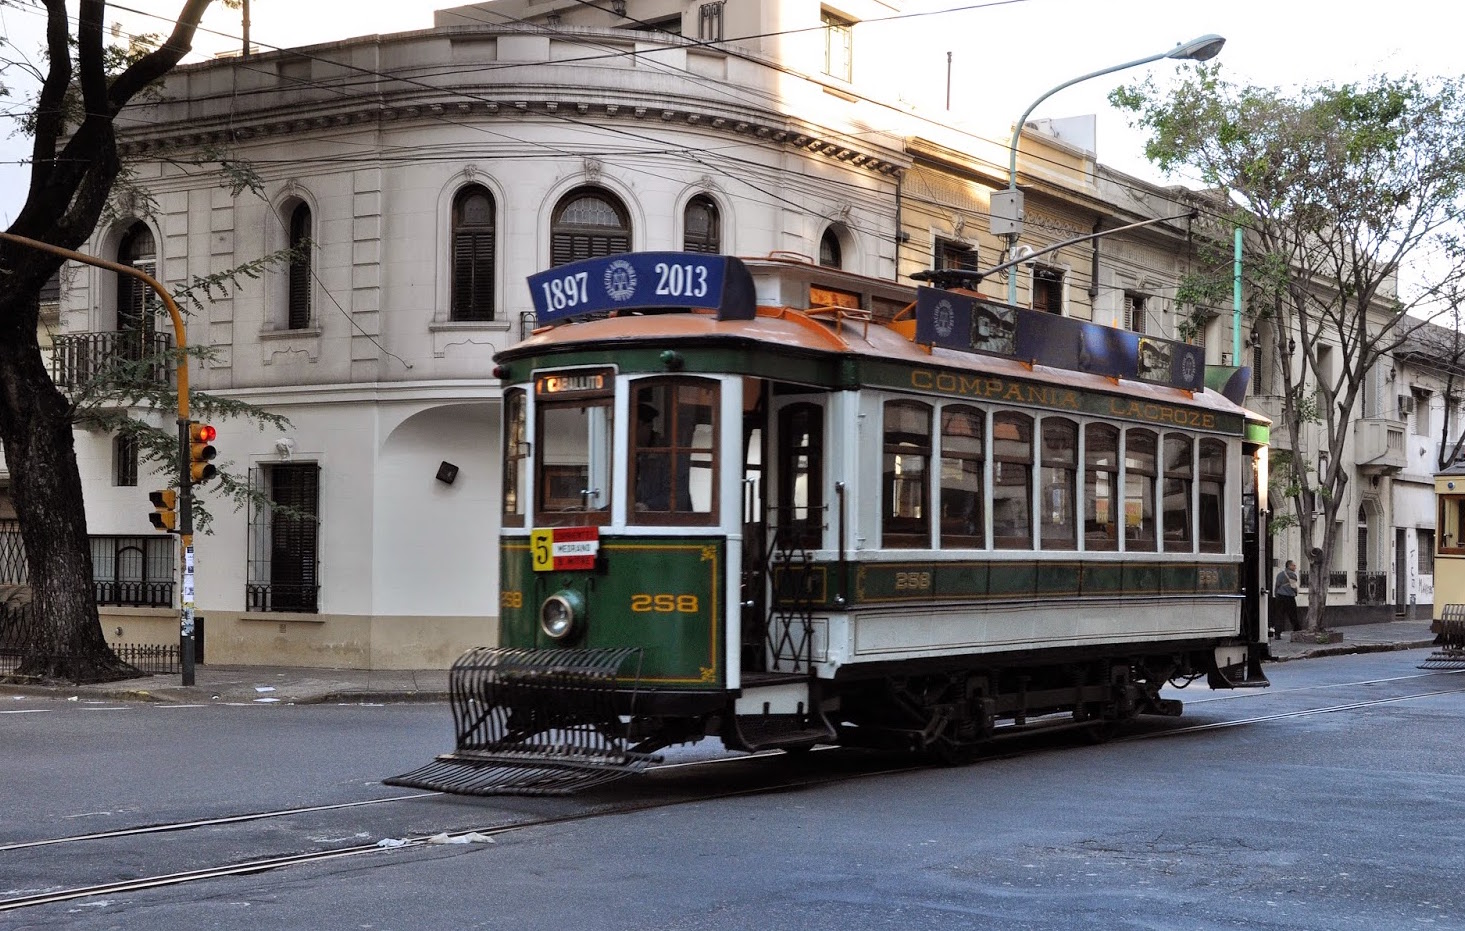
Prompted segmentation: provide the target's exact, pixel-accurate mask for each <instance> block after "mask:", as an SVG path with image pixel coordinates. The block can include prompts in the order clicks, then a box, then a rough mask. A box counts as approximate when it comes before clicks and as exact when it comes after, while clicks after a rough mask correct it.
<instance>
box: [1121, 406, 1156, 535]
mask: <svg viewBox="0 0 1465 931" xmlns="http://www.w3.org/2000/svg"><path fill="white" fill-rule="evenodd" d="M1155 447H1156V437H1155V434H1154V433H1152V432H1150V431H1149V430H1130V431H1129V432H1128V433H1126V434H1125V436H1124V548H1125V549H1126V550H1132V551H1133V550H1138V551H1141V552H1144V551H1147V550H1148V551H1153V550H1154V549H1155V544H1156V540H1155V452H1156V450H1155Z"/></svg>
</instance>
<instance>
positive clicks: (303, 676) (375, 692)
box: [0, 665, 448, 705]
mask: <svg viewBox="0 0 1465 931" xmlns="http://www.w3.org/2000/svg"><path fill="white" fill-rule="evenodd" d="M182 681H183V677H182V676H181V675H179V674H177V673H174V674H172V675H166V676H143V677H142V678H140V679H125V680H123V681H121V682H104V683H99V684H95V685H64V684H63V685H11V684H6V683H0V702H3V701H6V700H8V699H10V697H11V696H18V695H19V696H35V697H45V698H58V699H59V698H64V699H73V698H74V699H77V700H80V701H96V700H101V701H150V702H166V703H170V704H204V705H207V704H260V705H275V704H281V705H285V704H290V705H319V704H332V703H341V702H344V703H351V704H356V703H363V702H364V703H384V702H446V701H447V700H448V671H447V670H446V669H318V668H313V667H295V666H214V665H205V666H198V667H195V670H194V676H193V682H194V684H193V685H189V686H185V685H182V684H181V683H182Z"/></svg>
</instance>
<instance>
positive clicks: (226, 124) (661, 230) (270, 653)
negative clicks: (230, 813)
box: [58, 3, 905, 668]
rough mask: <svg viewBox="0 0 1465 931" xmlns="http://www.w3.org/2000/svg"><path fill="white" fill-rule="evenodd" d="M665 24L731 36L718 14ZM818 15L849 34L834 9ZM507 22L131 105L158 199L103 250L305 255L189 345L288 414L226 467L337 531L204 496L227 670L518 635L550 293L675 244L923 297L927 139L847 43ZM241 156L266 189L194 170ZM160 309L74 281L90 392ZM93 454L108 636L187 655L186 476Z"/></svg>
mask: <svg viewBox="0 0 1465 931" xmlns="http://www.w3.org/2000/svg"><path fill="white" fill-rule="evenodd" d="M573 6H574V5H573V4H571V5H568V6H567V8H566V10H565V14H566V16H567V17H568V16H569V15H573V13H574V11H573V10H572V9H570V8H569V7H573ZM664 6H666V7H667V12H668V15H670V14H672V13H676V14H678V15H680V16H681V17H682V21H683V23H684V24H692V23H700V24H701V25H702V26H703V28H706V27H707V25H708V23H707V19H706V14H704V13H703V12H702V8H703V7H702V6H699V5H696V4H691V5H689V4H685V3H682V4H676V5H674V6H673V5H664ZM704 6H705V5H704ZM713 6H715V7H716V8H717V9H718V10H719V12H720V10H721V8H722V4H720V3H718V4H714V5H713ZM774 6H775V7H778V6H779V5H777V4H775V5H774ZM785 6H786V5H785ZM494 7H495V8H496V9H502V8H501V7H499V5H494ZM803 14H804V15H806V16H810V15H811V16H812V19H811V23H812V25H814V26H815V27H816V28H815V29H814V30H813V33H812V35H813V40H812V41H814V42H816V43H822V42H824V41H825V39H827V38H828V33H827V31H826V32H825V33H823V34H821V31H820V29H819V28H817V27H818V25H819V8H818V6H817V5H810V6H806V7H804V8H803ZM557 15H558V14H554V13H552V12H541V13H539V14H536V19H537V21H538V23H541V24H542V23H546V22H548V21H549V19H550V18H552V17H554V16H557ZM699 17H700V19H699ZM482 19H484V17H483V16H482V15H481V10H480V9H479V8H465V9H464V10H462V11H458V12H456V13H454V12H448V13H443V14H439V25H438V26H437V28H434V29H432V30H427V31H422V32H416V33H405V34H400V35H394V36H386V37H371V38H365V39H360V40H349V41H345V42H341V43H336V44H332V45H328V46H317V47H312V48H308V49H299V50H290V51H285V52H279V53H272V54H267V55H258V56H250V57H249V58H247V59H239V58H235V59H224V60H220V61H216V62H211V63H206V64H201V65H193V66H188V67H184V68H180V69H179V70H178V71H177V72H176V73H174V74H173V75H171V76H170V77H169V79H168V81H167V85H166V88H165V90H164V102H162V103H159V104H156V105H152V106H148V107H144V108H139V110H138V111H137V112H136V113H135V114H130V115H133V116H135V118H134V119H131V120H129V121H128V125H129V129H128V130H127V132H126V134H125V137H124V141H123V145H124V148H125V150H126V152H127V155H128V156H129V158H130V159H131V160H132V161H133V162H135V163H136V164H138V166H139V169H140V175H139V182H140V184H141V185H142V186H143V187H145V188H146V190H147V191H148V193H149V194H150V195H151V197H152V198H153V199H154V201H155V205H156V206H155V208H154V209H153V210H151V211H144V210H137V211H135V212H133V213H131V214H129V215H125V216H122V217H120V218H119V219H118V220H117V221H116V222H114V223H112V224H111V225H109V226H107V227H106V228H104V229H101V230H99V232H98V233H97V235H96V237H95V238H94V240H93V241H92V242H91V243H90V244H89V250H90V251H91V252H92V253H93V254H96V255H101V256H106V257H109V258H120V259H121V260H123V261H127V262H133V263H135V264H139V265H142V266H144V267H150V268H151V269H152V270H153V271H154V272H155V274H156V276H157V277H158V278H159V279H160V280H162V281H163V282H165V283H167V284H168V285H169V286H170V287H172V288H178V287H180V286H182V285H184V284H185V283H187V282H189V281H190V280H192V279H194V278H196V277H199V276H204V275H209V274H213V273H217V272H220V271H224V270H226V269H229V268H233V267H236V266H238V265H241V264H242V263H245V262H249V261H252V260H256V259H258V258H259V257H261V256H263V255H267V254H269V253H272V252H275V251H277V250H280V249H284V248H286V247H289V246H298V247H302V248H301V249H300V252H299V256H298V257H297V258H295V259H292V260H290V261H283V262H280V263H277V264H276V265H274V266H273V267H271V268H270V269H269V270H268V271H266V272H265V274H264V275H263V276H262V277H261V278H259V279H258V280H256V281H248V282H246V283H245V285H244V286H243V287H242V288H240V289H238V290H237V291H234V292H232V293H230V294H228V295H226V296H224V297H223V298H221V299H215V300H212V301H210V302H208V303H207V306H206V309H205V310H204V311H203V312H202V313H195V314H194V315H193V316H192V317H191V318H190V319H189V320H188V324H187V327H188V337H189V342H190V344H192V345H206V346H208V347H210V349H211V350H212V352H213V356H212V358H211V359H210V360H209V361H206V362H199V361H197V360H195V362H194V363H193V367H192V376H191V377H192V382H193V387H194V390H195V391H200V392H205V393H210V394H217V395H222V396H227V397H230V398H234V399H238V400H243V401H247V402H249V403H251V404H253V405H255V406H257V407H259V408H262V409H266V410H268V411H271V412H273V413H276V414H280V415H283V416H285V417H287V418H289V421H290V426H289V427H288V429H284V430H278V429H273V428H271V429H267V430H257V429H254V428H253V427H246V426H245V425H244V422H243V421H239V420H232V421H226V422H218V423H215V426H216V427H217V428H218V430H219V437H218V439H217V441H216V442H215V445H216V446H217V447H218V449H219V450H220V458H219V461H220V462H223V463H228V464H229V468H230V470H231V471H232V473H234V474H237V475H239V476H240V477H241V478H243V477H245V476H246V475H247V476H248V477H249V479H250V480H251V481H252V482H254V483H255V485H256V487H258V488H260V489H262V490H263V491H264V493H265V494H266V495H267V496H269V498H270V499H271V500H273V501H275V502H276V503H277V504H280V505H284V506H287V507H289V508H292V509H294V510H295V512H297V513H298V512H304V513H306V514H313V515H315V518H316V519H315V520H307V519H300V518H290V517H281V516H280V515H278V514H275V513H274V512H273V511H272V510H271V509H270V508H256V507H245V508H242V509H240V510H239V511H234V510H233V508H232V504H231V503H229V502H227V501H225V500H221V499H220V498H219V496H218V495H217V494H215V493H212V492H211V489H210V488H209V487H208V486H205V487H204V488H203V490H202V494H203V495H204V497H205V498H206V500H207V501H208V503H209V505H210V507H211V510H212V513H213V515H214V524H213V527H212V532H211V533H210V534H208V535H206V536H200V537H198V538H197V540H196V550H197V593H198V594H197V606H198V612H199V613H200V614H201V615H203V616H204V618H205V619H206V620H205V625H204V640H205V645H206V646H205V659H206V661H208V662H233V663H288V664H300V665H322V666H351V667H374V668H415V667H434V666H437V667H440V666H446V665H447V664H449V663H450V662H451V661H452V659H453V658H455V657H456V656H457V655H458V654H459V653H460V652H462V650H464V649H466V648H468V647H470V646H478V645H485V644H492V643H493V642H494V639H495V636H496V621H497V597H498V584H497V583H498V580H497V568H498V558H497V548H496V540H497V534H498V520H499V518H498V515H499V510H500V507H499V498H498V489H497V484H498V475H499V471H500V464H501V460H502V454H501V451H500V436H499V430H500V426H499V425H500V421H501V412H500V396H499V387H498V382H497V380H496V379H495V378H494V377H493V366H494V363H493V354H494V353H495V352H496V351H497V350H498V349H500V348H503V347H504V346H506V345H509V344H510V343H512V342H514V341H517V340H518V339H519V338H520V336H521V334H522V333H523V332H525V329H526V328H527V327H529V326H532V316H531V314H530V309H531V304H530V300H529V294H528V291H527V289H526V287H525V285H524V284H523V282H524V279H525V278H526V277H527V276H528V275H530V274H532V273H534V272H536V271H539V270H542V269H544V268H547V267H550V266H551V265H553V264H558V263H560V262H563V261H568V260H570V259H573V258H582V257H586V256H589V255H599V254H609V253H612V252H621V251H627V250H658V249H666V250H678V249H697V250H705V251H715V252H727V253H735V254H748V255H766V254H770V253H786V254H787V253H791V254H796V255H800V256H804V257H807V260H808V261H810V262H811V263H815V262H820V261H822V262H823V263H825V264H837V265H839V266H841V267H843V268H846V269H851V270H856V271H861V272H864V273H866V274H871V275H877V276H885V277H892V276H893V275H894V249H895V242H896V230H895V227H894V217H895V210H894V204H895V198H896V177H897V176H898V173H899V171H900V170H901V169H902V168H903V167H904V165H905V156H904V153H903V149H902V146H901V144H900V141H899V139H898V138H897V137H894V136H889V135H887V134H884V133H881V132H874V131H871V130H870V128H869V127H870V125H871V124H872V123H873V122H874V121H872V120H871V118H870V115H869V114H867V113H864V112H863V111H864V110H865V109H866V108H867V107H868V106H869V105H868V104H866V103H863V102H862V101H861V100H859V99H858V98H855V97H853V96H852V95H850V94H848V93H843V92H842V91H841V88H843V87H845V86H848V84H849V81H848V77H849V75H844V76H831V75H828V74H824V73H823V71H822V69H823V68H824V67H826V66H827V61H826V59H825V58H824V57H823V46H822V45H820V46H819V47H818V48H817V49H815V51H818V52H819V55H820V57H819V58H818V60H817V61H815V62H813V63H812V64H811V69H810V70H811V73H810V74H808V75H795V74H791V73H789V71H788V69H786V68H780V67H776V66H775V65H774V64H773V62H772V61H771V60H764V59H762V58H761V57H760V54H759V53H758V51H757V50H756V49H752V50H740V49H737V48H735V47H734V48H725V49H724V48H712V47H709V46H706V45H704V44H700V43H698V42H696V41H693V40H689V39H683V38H681V37H679V36H677V35H672V34H668V33H664V32H656V31H648V30H646V29H626V28H610V27H609V24H607V25H604V26H598V27H597V26H594V25H585V26H574V25H570V24H564V23H556V24H555V25H554V28H552V29H547V28H545V26H543V25H539V24H536V23H534V22H526V21H523V20H515V19H513V17H509V21H508V22H507V24H503V23H504V22H505V18H504V17H502V16H496V17H494V18H493V19H494V21H495V22H497V23H500V24H499V25H487V24H484V23H483V22H482V21H481V20H482ZM721 28H724V29H726V28H730V24H725V25H723V26H722V27H721ZM739 31H740V33H742V34H757V33H758V32H760V31H767V30H760V29H755V28H752V27H751V26H749V27H747V28H741V27H740V30H739ZM774 31H777V30H774ZM821 36H822V37H821ZM836 64H838V62H837V61H836ZM816 117H817V118H816ZM225 150H227V151H228V152H229V154H230V157H231V158H236V159H240V160H243V161H246V162H248V163H249V164H250V165H252V166H253V168H254V169H255V170H256V171H257V172H258V176H259V178H260V179H261V184H262V186H261V189H260V190H258V191H249V190H243V191H240V192H239V193H237V194H235V193H232V192H231V191H230V190H229V189H227V188H225V187H221V186H219V183H218V178H217V176H216V175H214V174H213V173H212V171H211V170H210V169H208V168H202V167H198V166H196V165H190V164H189V162H192V161H207V160H209V159H210V158H214V157H216V153H218V152H220V151H225ZM137 301H138V297H137V295H136V294H135V293H133V292H131V291H130V290H129V285H128V284H127V283H126V282H123V283H121V284H119V282H118V280H117V276H115V275H113V274H111V273H108V272H105V271H101V270H97V269H93V268H90V267H87V268H77V269H71V270H70V271H69V287H68V289H67V292H66V296H65V300H64V304H63V307H62V310H61V315H60V324H59V331H60V332H59V334H58V339H59V340H60V341H61V343H62V344H63V346H64V345H65V344H66V342H67V340H71V343H72V349H71V350H70V351H69V352H70V354H68V351H66V350H63V351H61V352H59V353H58V360H59V361H58V378H59V380H61V381H62V382H63V384H75V383H79V382H80V381H81V380H83V379H84V376H85V374H86V371H85V366H84V364H83V365H81V367H80V368H78V367H77V366H78V362H77V360H80V359H87V358H91V357H92V354H94V353H96V352H98V351H101V352H103V353H106V352H108V351H118V350H119V347H123V346H124V345H132V344H133V342H136V341H137V340H138V339H141V340H143V341H145V342H146V341H150V340H157V339H164V340H165V339H166V338H167V335H168V333H169V329H170V328H169V327H167V325H166V323H165V321H164V320H159V319H156V318H152V317H149V316H147V315H146V314H145V313H144V312H142V311H140V310H139V307H138V304H137ZM108 334H111V335H110V336H109V335H108ZM140 413H141V415H142V416H148V417H151V418H152V420H153V422H154V423H156V424H157V425H159V426H165V427H166V426H169V425H170V424H171V421H172V415H171V413H170V412H153V413H146V412H140ZM78 457H79V459H80V463H81V467H82V470H83V480H84V482H85V484H86V488H87V518H88V525H89V528H90V530H91V532H92V534H93V536H94V558H95V561H96V562H97V570H96V574H97V577H98V579H99V583H105V582H114V583H117V584H115V585H113V586H111V587H108V586H106V585H99V589H98V590H99V600H101V601H102V602H103V604H102V612H103V628H104V630H105V631H106V633H107V635H108V636H109V638H111V639H113V640H116V641H130V642H167V641H168V640H169V639H170V637H171V636H174V635H176V630H177V612H176V608H175V607H174V605H175V604H176V598H175V597H174V595H173V589H172V585H171V580H172V577H173V574H174V573H175V571H176V563H175V562H173V559H174V558H175V557H173V555H172V553H171V551H170V549H169V547H170V546H173V541H172V540H171V538H168V537H165V536H164V535H162V534H159V533H156V532H155V531H153V530H152V528H151V527H150V525H149V523H148V510H149V505H148V504H147V495H146V492H147V491H148V490H150V489H153V488H162V487H166V485H167V480H166V478H165V477H164V476H162V475H157V474H152V475H150V474H148V468H149V466H148V465H147V464H146V463H144V464H143V466H142V473H143V474H141V475H139V474H137V473H138V468H137V466H136V464H135V463H136V451H135V449H133V450H129V449H128V448H126V445H125V444H121V443H119V441H118V438H117V437H114V436H110V435H102V434H99V433H86V432H82V433H79V434H78ZM129 457H130V458H131V463H129ZM98 540H100V541H101V542H100V543H98V542H97V541H98ZM99 547H100V549H99ZM175 548H176V547H175ZM165 578H166V580H167V581H166V583H165V581H164V580H165ZM131 583H138V584H131ZM105 592H116V593H118V594H117V596H116V597H115V598H109V597H108V596H107V595H106V594H105ZM139 592H142V593H144V594H143V595H142V596H141V597H139V595H138V593H139Z"/></svg>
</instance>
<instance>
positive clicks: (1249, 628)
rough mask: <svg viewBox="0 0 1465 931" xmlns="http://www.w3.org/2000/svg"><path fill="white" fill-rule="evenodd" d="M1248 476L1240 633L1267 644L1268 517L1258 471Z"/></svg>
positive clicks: (1244, 492)
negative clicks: (1260, 496) (1260, 491)
mask: <svg viewBox="0 0 1465 931" xmlns="http://www.w3.org/2000/svg"><path fill="white" fill-rule="evenodd" d="M1259 454H1260V455H1265V454H1266V450H1265V449H1263V450H1262V451H1261V452H1260V453H1251V461H1252V463H1253V464H1254V463H1255V459H1256V456H1257V455H1259ZM1246 472H1247V476H1246V484H1245V485H1244V486H1243V487H1242V489H1241V594H1242V601H1241V631H1242V634H1243V635H1245V636H1246V637H1247V638H1248V639H1260V640H1262V641H1266V639H1267V627H1268V625H1269V624H1270V618H1269V617H1268V613H1269V612H1268V607H1269V606H1268V603H1267V591H1266V589H1267V583H1268V582H1269V581H1270V577H1269V572H1268V569H1267V567H1268V566H1270V565H1271V562H1270V557H1271V552H1270V550H1271V546H1270V544H1271V539H1270V537H1271V535H1270V534H1269V533H1267V528H1266V520H1267V516H1266V514H1265V513H1264V512H1263V511H1262V510H1261V508H1260V506H1259V497H1258V494H1257V472H1256V468H1255V467H1253V468H1251V469H1247V470H1246Z"/></svg>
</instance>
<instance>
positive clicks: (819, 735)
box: [722, 714, 836, 752]
mask: <svg viewBox="0 0 1465 931" xmlns="http://www.w3.org/2000/svg"><path fill="white" fill-rule="evenodd" d="M728 730H729V731H730V733H724V734H723V735H722V739H723V743H725V744H727V745H728V746H729V747H731V748H732V749H734V750H747V751H749V752H756V751H759V750H778V749H783V748H787V747H808V746H812V745H813V744H816V743H834V742H835V741H836V735H835V731H834V727H833V725H831V724H830V723H829V721H828V720H826V719H825V717H824V716H823V715H822V714H813V715H797V714H756V715H753V714H750V715H738V716H737V717H735V718H733V719H732V720H731V727H730V728H729V729H728Z"/></svg>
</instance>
